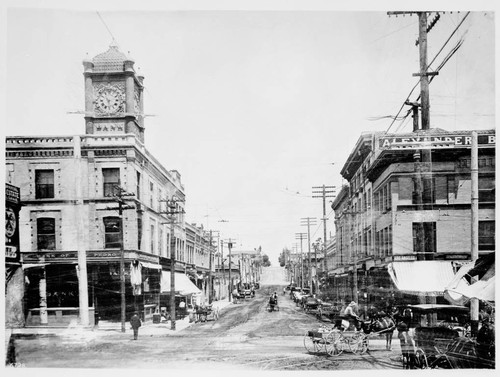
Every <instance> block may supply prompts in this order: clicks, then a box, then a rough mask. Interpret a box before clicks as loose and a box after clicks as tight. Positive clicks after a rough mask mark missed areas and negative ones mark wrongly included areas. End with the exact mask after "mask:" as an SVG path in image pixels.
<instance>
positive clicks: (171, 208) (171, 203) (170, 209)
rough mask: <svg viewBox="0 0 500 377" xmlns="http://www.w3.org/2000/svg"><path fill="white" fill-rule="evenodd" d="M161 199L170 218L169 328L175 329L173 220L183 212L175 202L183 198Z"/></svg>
mask: <svg viewBox="0 0 500 377" xmlns="http://www.w3.org/2000/svg"><path fill="white" fill-rule="evenodd" d="M162 201H166V202H167V210H166V212H162V213H163V214H165V215H167V218H168V219H169V220H170V329H171V330H175V315H176V314H175V260H176V256H175V251H176V250H175V248H176V239H175V220H176V215H177V214H180V213H184V209H183V208H181V207H179V208H178V207H177V204H178V203H180V202H183V200H181V199H179V198H178V197H177V196H175V195H172V198H171V199H166V200H162Z"/></svg>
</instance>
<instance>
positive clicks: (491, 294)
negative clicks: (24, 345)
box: [444, 253, 495, 305]
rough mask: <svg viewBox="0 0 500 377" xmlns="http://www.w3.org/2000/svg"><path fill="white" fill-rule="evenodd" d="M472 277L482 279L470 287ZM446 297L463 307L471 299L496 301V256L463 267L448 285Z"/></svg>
mask: <svg viewBox="0 0 500 377" xmlns="http://www.w3.org/2000/svg"><path fill="white" fill-rule="evenodd" d="M492 254H493V253H492ZM472 276H475V277H480V280H478V281H476V282H473V283H472V284H470V285H469V281H470V279H471V277H472ZM444 297H445V298H446V299H447V300H448V301H450V302H451V303H453V304H462V305H463V304H464V303H466V302H467V301H468V300H470V299H471V298H477V299H479V300H483V301H495V260H494V254H493V256H492V255H488V256H486V257H482V258H480V259H479V260H478V261H476V262H475V263H474V262H469V263H467V264H465V265H464V266H462V267H461V268H460V270H458V272H457V274H456V275H455V277H454V279H453V280H452V281H451V282H450V283H449V284H448V285H447V287H446V291H445V295H444Z"/></svg>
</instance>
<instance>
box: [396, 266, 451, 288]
mask: <svg viewBox="0 0 500 377" xmlns="http://www.w3.org/2000/svg"><path fill="white" fill-rule="evenodd" d="M387 270H388V272H389V275H390V276H391V278H392V281H393V282H394V285H395V286H396V288H397V289H398V290H400V291H402V292H405V293H410V294H426V295H429V296H442V295H443V294H444V291H445V289H446V287H447V286H448V284H449V283H450V282H451V281H452V280H453V278H454V276H455V274H454V272H453V266H452V264H451V262H450V261H413V262H392V263H389V265H388V266H387Z"/></svg>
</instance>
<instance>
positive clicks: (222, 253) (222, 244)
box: [220, 240, 231, 302]
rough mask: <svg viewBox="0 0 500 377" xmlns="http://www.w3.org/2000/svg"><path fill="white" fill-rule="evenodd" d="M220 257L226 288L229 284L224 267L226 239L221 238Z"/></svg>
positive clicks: (223, 282) (223, 281)
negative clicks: (227, 283)
mask: <svg viewBox="0 0 500 377" xmlns="http://www.w3.org/2000/svg"><path fill="white" fill-rule="evenodd" d="M220 259H221V261H222V284H223V286H224V289H225V288H226V287H227V286H226V270H225V268H224V240H220ZM228 297H229V295H228ZM229 302H231V300H229Z"/></svg>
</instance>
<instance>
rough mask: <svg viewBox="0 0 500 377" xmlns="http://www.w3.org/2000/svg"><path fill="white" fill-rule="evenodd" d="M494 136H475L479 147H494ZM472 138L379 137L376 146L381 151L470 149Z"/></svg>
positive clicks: (464, 136)
mask: <svg viewBox="0 0 500 377" xmlns="http://www.w3.org/2000/svg"><path fill="white" fill-rule="evenodd" d="M495 142H496V136H495V135H494V134H480V135H478V136H477V144H478V146H479V147H486V146H495ZM471 144H472V136H471V135H470V134H463V135H446V134H443V135H440V136H416V137H380V138H379V139H378V145H379V148H381V149H425V148H432V149H446V148H458V147H466V148H470V146H471Z"/></svg>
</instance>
